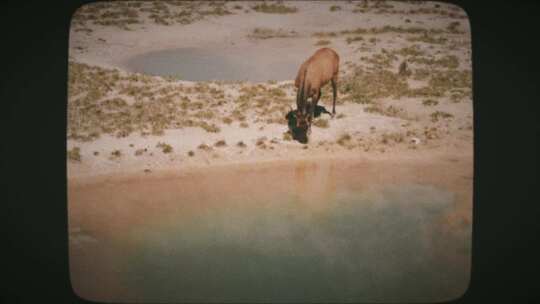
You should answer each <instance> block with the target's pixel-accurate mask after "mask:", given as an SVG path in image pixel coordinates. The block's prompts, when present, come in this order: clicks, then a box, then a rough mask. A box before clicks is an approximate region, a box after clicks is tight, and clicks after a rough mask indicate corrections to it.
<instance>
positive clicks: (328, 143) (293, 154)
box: [67, 1, 473, 180]
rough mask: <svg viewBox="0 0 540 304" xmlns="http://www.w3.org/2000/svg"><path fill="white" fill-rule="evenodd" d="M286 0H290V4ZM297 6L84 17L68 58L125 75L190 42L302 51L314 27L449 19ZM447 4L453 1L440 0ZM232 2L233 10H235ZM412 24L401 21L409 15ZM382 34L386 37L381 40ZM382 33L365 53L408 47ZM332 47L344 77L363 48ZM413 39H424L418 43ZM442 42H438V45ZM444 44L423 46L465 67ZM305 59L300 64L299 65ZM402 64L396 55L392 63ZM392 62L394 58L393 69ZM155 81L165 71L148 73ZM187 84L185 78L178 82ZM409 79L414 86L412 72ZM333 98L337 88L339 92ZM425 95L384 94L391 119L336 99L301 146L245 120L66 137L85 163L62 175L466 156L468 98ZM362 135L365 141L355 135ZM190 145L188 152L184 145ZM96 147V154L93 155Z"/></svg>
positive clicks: (232, 49) (264, 53) (438, 24)
mask: <svg viewBox="0 0 540 304" xmlns="http://www.w3.org/2000/svg"><path fill="white" fill-rule="evenodd" d="M391 3H392V5H394V6H395V8H396V9H401V8H403V9H405V8H419V7H432V6H433V5H434V2H425V3H423V4H415V5H413V6H412V7H411V4H407V3H400V2H391ZM233 4H234V5H242V6H244V7H249V6H250V5H253V3H250V2H234V3H229V4H228V5H229V6H232V5H233ZM286 4H289V3H287V2H286ZM290 4H291V5H294V6H296V7H297V8H298V12H297V13H295V14H264V13H257V12H254V11H250V12H249V13H244V12H243V11H239V12H237V13H236V14H233V15H226V16H219V17H209V18H205V19H203V20H200V21H196V22H194V23H191V24H188V25H179V24H173V25H168V26H165V25H157V24H155V23H153V22H150V21H149V22H145V23H144V24H143V25H134V26H133V28H134V29H135V30H130V31H126V30H123V29H119V28H117V27H110V26H101V25H95V24H89V27H90V28H91V29H92V32H91V33H89V34H87V33H83V32H75V31H72V32H71V35H70V49H69V54H70V55H69V57H70V60H72V61H74V62H80V63H86V64H89V65H93V66H99V67H104V68H114V69H118V70H120V71H122V73H129V72H130V69H129V67H128V66H127V65H126V62H127V61H128V60H129V59H130V58H133V57H134V56H137V55H140V54H144V53H147V52H151V51H158V50H166V49H175V48H185V47H195V48H215V49H219V50H220V51H222V52H223V54H229V55H231V56H235V55H236V56H237V55H238V53H240V54H241V53H242V52H245V53H251V52H255V53H257V54H258V55H257V56H261V58H263V57H264V59H265V60H266V62H269V61H271V60H268V58H274V57H276V56H284V55H283V52H280V50H283V49H286V51H287V53H286V54H295V56H298V54H302V56H300V58H307V57H309V56H310V55H311V54H312V53H313V52H314V51H315V50H316V49H318V48H319V47H318V46H315V45H314V44H315V42H317V41H318V40H320V39H319V38H316V37H313V36H312V34H313V33H314V32H319V31H341V30H351V29H355V28H358V27H364V28H369V27H383V26H386V25H392V26H403V27H407V26H424V27H426V28H440V29H444V28H445V27H446V26H447V25H448V23H449V22H451V21H453V19H451V18H447V17H441V16H438V15H434V14H414V15H407V16H402V15H399V14H375V13H369V12H368V13H364V14H357V13H352V12H351V11H352V8H353V6H354V5H355V2H352V3H348V2H335V1H332V2H330V1H329V2H317V1H313V2H311V1H308V2H303V1H294V2H292V3H290ZM331 5H340V6H341V7H342V8H343V9H342V10H341V11H337V12H329V7H330V6H331ZM440 5H441V6H442V7H443V8H445V7H450V6H451V5H449V4H443V3H441V4H440ZM231 10H232V9H231ZM406 18H408V19H410V21H411V22H410V23H405V19H406ZM460 21H461V27H460V29H461V30H463V31H464V32H465V33H466V34H462V35H461V36H460V37H459V39H461V41H462V42H463V43H465V44H467V43H469V44H470V37H469V34H468V33H469V32H470V31H469V24H468V21H467V20H466V19H464V20H460ZM256 27H263V28H271V29H276V30H277V29H287V30H291V29H292V30H295V31H296V32H298V33H299V37H297V38H272V39H264V40H254V39H250V38H249V37H248V35H249V34H250V33H251V32H252V31H253V29H254V28H256ZM385 37H386V38H385ZM377 38H378V39H381V40H380V41H379V42H378V43H376V44H375V45H370V46H368V47H366V49H368V50H367V52H374V51H379V50H381V49H382V48H385V49H394V48H401V47H404V46H409V45H410V43H408V42H407V41H406V40H405V39H401V38H403V37H401V35H397V36H396V34H380V35H377ZM331 40H332V44H331V45H330V47H332V48H334V49H335V50H337V51H338V53H339V55H340V58H341V61H340V62H341V66H340V69H341V71H340V72H341V75H345V74H346V73H347V72H348V71H349V68H348V65H347V62H358V61H359V58H360V57H361V56H363V55H366V54H365V53H364V52H358V51H357V50H358V44H351V45H348V44H347V43H346V42H345V39H344V38H340V39H331ZM419 44H421V45H422V43H421V42H420V43H419ZM442 47H444V46H442ZM439 48H441V46H440V45H433V46H432V45H427V44H426V45H425V49H426V50H427V51H428V52H430V53H431V54H438V53H441V52H443V53H444V54H451V55H455V56H457V57H458V58H459V68H460V69H469V70H470V69H471V56H470V48H465V50H463V48H461V49H457V50H447V49H444V51H442V50H440V49H439ZM300 64H301V62H298V66H300ZM398 64H399V63H398ZM394 68H395V69H396V70H397V68H398V67H397V65H396V66H395V67H394ZM294 77H295V75H291V77H290V79H288V80H283V81H280V82H278V83H277V84H276V85H279V84H283V83H292V79H293V78H294ZM154 78H155V79H158V80H161V79H162V78H161V77H154ZM178 83H181V84H184V85H189V84H191V82H188V81H178ZM409 85H411V86H414V81H412V80H410V81H409ZM224 88H225V91H226V94H227V95H230V97H231V98H232V97H234V96H235V95H237V94H238V90H237V89H234V88H235V86H234V85H228V86H227V85H224ZM288 93H289V95H290V99H291V106H294V104H295V101H294V91H293V90H292V89H290V90H289V92H288ZM338 98H339V96H338ZM421 101H422V99H421V98H416V99H414V98H411V99H407V98H405V97H403V98H401V99H399V100H394V99H392V98H386V99H384V100H382V101H381V103H382V104H383V105H385V106H388V105H399V107H400V108H402V109H403V112H402V113H401V114H400V115H398V116H397V117H389V116H385V115H381V114H377V113H368V112H365V111H364V108H365V107H366V105H362V104H355V103H350V102H347V103H345V104H339V105H337V106H336V110H337V113H344V114H345V115H346V116H345V117H344V118H340V119H333V120H330V121H329V123H330V125H329V128H324V129H323V128H318V127H313V131H312V134H311V138H310V143H309V144H308V145H307V148H306V145H302V144H299V143H298V142H295V141H284V140H283V138H282V136H283V132H284V131H286V126H284V125H281V124H265V123H255V122H253V121H248V123H249V128H242V127H240V126H239V124H238V122H233V123H232V124H231V125H225V124H221V125H220V128H221V131H220V132H219V133H209V132H206V131H204V130H203V129H201V128H183V129H169V130H166V131H165V134H164V135H162V136H152V135H148V136H144V137H143V136H140V135H139V134H136V133H133V134H131V135H129V136H127V137H125V138H116V137H112V136H109V135H106V134H103V135H101V137H100V138H98V139H97V140H94V141H91V142H80V141H75V140H71V139H69V140H68V142H67V146H68V149H71V148H73V147H80V154H81V158H82V161H81V162H73V161H68V172H67V173H68V178H69V179H70V180H76V179H81V178H86V177H97V176H103V175H109V174H129V173H142V172H146V174H156V173H157V172H158V171H170V170H185V169H188V168H196V167H201V166H202V167H205V166H214V165H226V164H231V163H260V162H268V161H272V160H280V159H305V158H317V157H319V158H325V157H333V158H348V157H353V158H361V159H366V160H370V159H403V160H404V161H406V160H407V159H430V158H432V159H433V161H439V160H440V159H452V158H455V157H465V158H470V159H472V152H473V151H472V143H473V132H472V114H473V113H472V111H473V108H472V100H470V99H469V100H465V101H462V102H460V103H452V102H450V101H449V99H448V98H439V99H438V101H439V105H438V106H437V107H426V106H423V105H422V103H421ZM322 104H323V105H325V106H326V107H327V108H328V109H330V107H329V105H330V99H328V98H326V99H324V100H322ZM435 109H436V110H441V111H445V112H448V113H451V114H453V115H454V118H453V119H452V120H450V121H446V120H441V121H440V122H437V123H433V122H431V121H430V120H429V118H426V117H429V113H431V112H433V111H434V110H435ZM433 126H436V127H438V128H439V129H440V130H442V132H441V134H440V135H441V138H440V139H438V140H436V139H434V140H430V141H423V140H421V141H418V138H417V137H415V136H407V137H406V139H405V143H404V144H401V145H393V144H385V145H383V144H380V143H379V142H376V141H373V140H371V139H370V138H371V137H370V136H371V135H377V134H382V133H391V132H406V131H408V130H417V131H419V132H422V130H424V129H425V128H426V127H433ZM344 133H349V134H351V135H352V136H354V137H355V138H363V137H365V141H366V142H369V144H367V145H366V147H365V148H354V149H347V148H346V147H342V146H340V145H338V144H336V143H335V141H336V139H337V138H338V137H339V136H340V135H342V134H344ZM261 137H266V138H267V144H269V141H271V140H274V143H272V144H269V146H270V148H268V149H264V150H263V149H260V148H259V147H257V146H256V141H257V139H259V138H261ZM218 140H225V141H226V142H227V146H226V147H214V149H213V150H212V151H208V152H206V151H201V150H199V149H197V147H198V146H199V145H200V144H202V143H206V144H207V145H210V146H212V145H213V144H214V143H215V142H216V141H218ZM239 141H243V142H244V143H245V144H246V145H247V147H246V148H240V147H237V146H236V143H237V142H239ZM360 141H361V139H360ZM159 142H165V143H167V144H169V145H171V146H172V147H173V152H172V153H168V154H164V153H163V152H162V151H161V149H159V148H157V147H156V144H158V143H159ZM144 148H146V149H147V153H145V154H143V155H140V156H135V154H134V152H135V150H137V149H144ZM114 150H121V151H122V154H123V156H122V157H121V158H119V159H116V160H112V159H110V153H111V151H114ZM189 151H194V153H195V155H194V156H189V155H188V152H189ZM95 152H99V154H98V155H94V154H95Z"/></svg>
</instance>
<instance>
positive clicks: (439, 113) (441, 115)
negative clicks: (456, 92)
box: [430, 111, 454, 122]
mask: <svg viewBox="0 0 540 304" xmlns="http://www.w3.org/2000/svg"><path fill="white" fill-rule="evenodd" d="M430 116H431V121H432V122H438V121H439V119H441V118H442V119H448V118H453V117H454V115H452V114H450V113H447V112H443V111H436V112H433V113H431V115H430Z"/></svg>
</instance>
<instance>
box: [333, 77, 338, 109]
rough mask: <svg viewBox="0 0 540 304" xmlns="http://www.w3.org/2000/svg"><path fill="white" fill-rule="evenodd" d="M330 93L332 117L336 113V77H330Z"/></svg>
mask: <svg viewBox="0 0 540 304" xmlns="http://www.w3.org/2000/svg"><path fill="white" fill-rule="evenodd" d="M332 93H333V97H334V100H333V103H332V118H334V115H335V114H336V97H337V77H332Z"/></svg>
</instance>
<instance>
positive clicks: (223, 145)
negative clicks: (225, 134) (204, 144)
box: [214, 139, 227, 147]
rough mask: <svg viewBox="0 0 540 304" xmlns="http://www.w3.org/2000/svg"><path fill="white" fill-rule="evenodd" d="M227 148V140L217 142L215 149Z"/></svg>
mask: <svg viewBox="0 0 540 304" xmlns="http://www.w3.org/2000/svg"><path fill="white" fill-rule="evenodd" d="M226 146H227V143H226V142H225V140H223V139H222V140H218V141H216V143H214V147H226Z"/></svg>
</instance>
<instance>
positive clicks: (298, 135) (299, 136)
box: [285, 105, 332, 143]
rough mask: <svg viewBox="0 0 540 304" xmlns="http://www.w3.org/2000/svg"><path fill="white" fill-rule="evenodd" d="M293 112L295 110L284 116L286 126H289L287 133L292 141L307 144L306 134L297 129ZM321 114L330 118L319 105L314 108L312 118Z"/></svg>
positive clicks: (327, 112) (326, 111) (325, 110)
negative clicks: (288, 132)
mask: <svg viewBox="0 0 540 304" xmlns="http://www.w3.org/2000/svg"><path fill="white" fill-rule="evenodd" d="M295 112H296V111H295V110H290V111H289V113H287V115H286V116H285V118H286V119H287V122H288V123H287V124H288V126H289V131H290V133H291V135H292V137H293V139H294V140H298V141H299V142H301V143H307V134H306V132H304V130H302V129H301V128H298V127H297V121H296V115H295ZM323 113H326V114H328V115H330V116H332V113H330V112H329V111H328V110H327V109H326V108H325V107H323V106H319V105H317V106H315V111H314V112H313V114H314V117H319V116H321V115H322V114H323Z"/></svg>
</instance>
